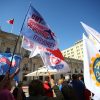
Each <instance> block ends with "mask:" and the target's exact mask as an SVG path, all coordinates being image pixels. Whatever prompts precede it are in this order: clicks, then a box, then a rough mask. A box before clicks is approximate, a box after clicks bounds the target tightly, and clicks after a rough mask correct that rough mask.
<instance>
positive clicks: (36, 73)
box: [25, 66, 57, 76]
mask: <svg viewBox="0 0 100 100" xmlns="http://www.w3.org/2000/svg"><path fill="white" fill-rule="evenodd" d="M48 72H49V73H50V74H51V75H54V74H57V70H48V69H47V67H45V66H44V67H40V68H38V70H36V71H34V72H31V73H29V74H27V75H25V76H48Z"/></svg>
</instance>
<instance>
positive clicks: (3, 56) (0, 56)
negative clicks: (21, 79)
mask: <svg viewBox="0 0 100 100" xmlns="http://www.w3.org/2000/svg"><path fill="white" fill-rule="evenodd" d="M11 60H12V54H11V53H0V75H5V74H6V72H7V71H8V70H9V68H10V74H12V73H14V72H15V71H16V69H17V67H19V64H20V61H21V57H20V56H18V55H14V56H13V60H12V64H11ZM16 79H18V78H16Z"/></svg>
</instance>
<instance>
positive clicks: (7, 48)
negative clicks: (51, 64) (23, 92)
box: [0, 31, 83, 84]
mask: <svg viewBox="0 0 100 100" xmlns="http://www.w3.org/2000/svg"><path fill="white" fill-rule="evenodd" d="M17 39H18V36H17V35H15V34H11V33H7V32H4V31H0V52H1V53H3V52H11V53H13V52H14V49H15V46H16V42H17V46H16V49H15V54H18V55H20V56H21V57H22V60H21V63H20V66H19V67H20V73H19V80H20V81H22V82H24V83H25V84H27V82H28V81H30V80H32V79H33V78H34V77H26V76H25V75H26V74H28V73H31V72H33V71H35V70H37V69H38V68H39V67H42V66H44V64H43V62H42V59H41V57H40V56H39V55H38V56H35V57H34V58H29V54H30V52H29V51H27V50H25V49H23V48H21V42H22V37H20V38H19V40H17ZM65 61H66V62H67V63H68V64H69V67H70V69H71V71H70V72H69V73H64V76H66V75H72V74H74V73H82V72H83V62H82V60H76V59H72V58H68V57H65ZM53 77H54V78H55V79H57V78H59V77H60V75H58V74H57V75H55V76H53ZM39 78H40V79H43V77H42V76H40V77H39Z"/></svg>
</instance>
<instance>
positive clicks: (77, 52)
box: [62, 40, 83, 60]
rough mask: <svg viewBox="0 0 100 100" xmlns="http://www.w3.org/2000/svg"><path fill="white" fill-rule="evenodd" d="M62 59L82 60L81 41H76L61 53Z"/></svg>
mask: <svg viewBox="0 0 100 100" xmlns="http://www.w3.org/2000/svg"><path fill="white" fill-rule="evenodd" d="M62 54H63V56H64V57H68V58H74V59H78V60H83V41H82V40H80V41H77V42H76V43H75V44H74V45H73V46H71V47H70V48H67V49H65V50H63V51H62Z"/></svg>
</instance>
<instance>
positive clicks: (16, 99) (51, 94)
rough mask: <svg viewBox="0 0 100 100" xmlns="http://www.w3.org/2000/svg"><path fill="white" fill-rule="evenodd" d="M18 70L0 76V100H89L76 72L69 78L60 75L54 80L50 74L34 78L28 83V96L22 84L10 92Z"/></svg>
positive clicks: (87, 93)
mask: <svg viewBox="0 0 100 100" xmlns="http://www.w3.org/2000/svg"><path fill="white" fill-rule="evenodd" d="M18 72H19V69H17V70H16V71H15V73H13V74H12V75H10V74H9V72H7V73H6V75H1V76H0V100H90V99H89V96H90V92H89V91H88V90H87V89H86V87H85V85H84V80H83V77H82V75H76V74H73V75H72V78H71V79H69V80H66V79H65V77H61V78H60V79H58V81H56V82H55V81H54V79H52V78H51V76H50V74H48V76H46V77H45V80H44V81H41V80H39V79H34V80H32V81H31V82H30V83H29V85H28V91H29V97H26V96H25V93H24V92H23V89H22V84H18V86H16V87H15V88H14V89H13V91H12V92H11V88H12V86H11V81H12V80H13V78H14V76H15V75H16V74H17V73H18Z"/></svg>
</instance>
